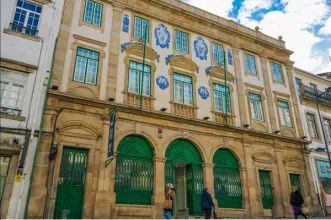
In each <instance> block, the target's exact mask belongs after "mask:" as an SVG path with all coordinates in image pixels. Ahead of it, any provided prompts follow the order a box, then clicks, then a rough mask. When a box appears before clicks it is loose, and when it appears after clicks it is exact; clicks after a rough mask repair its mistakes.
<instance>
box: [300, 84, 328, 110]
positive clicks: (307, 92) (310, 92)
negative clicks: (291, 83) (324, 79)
mask: <svg viewBox="0 0 331 220" xmlns="http://www.w3.org/2000/svg"><path fill="white" fill-rule="evenodd" d="M322 93H323V91H320V90H317V94H316V93H315V88H313V87H310V86H306V85H301V96H302V98H303V99H308V100H311V101H315V97H316V95H318V96H319V95H320V94H322ZM319 103H320V104H324V105H328V106H331V93H330V92H326V93H324V94H323V95H322V96H320V97H319Z"/></svg>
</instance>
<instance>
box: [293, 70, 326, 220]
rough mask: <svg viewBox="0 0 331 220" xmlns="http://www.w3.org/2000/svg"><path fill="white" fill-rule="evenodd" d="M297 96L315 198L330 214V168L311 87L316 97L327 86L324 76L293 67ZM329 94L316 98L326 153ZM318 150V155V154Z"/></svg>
mask: <svg viewBox="0 0 331 220" xmlns="http://www.w3.org/2000/svg"><path fill="white" fill-rule="evenodd" d="M294 71H295V80H296V88H297V94H298V96H299V98H300V102H301V107H300V114H301V117H302V122H303V128H304V133H305V136H307V138H308V140H309V141H311V142H312V143H311V144H310V145H309V149H310V154H309V158H310V165H311V168H312V174H313V179H314V185H315V192H316V194H317V195H318V196H319V200H320V203H321V206H322V207H323V209H324V210H323V211H324V213H325V214H328V215H330V214H331V188H330V186H331V168H330V163H329V161H328V157H327V152H326V149H325V140H324V136H323V130H322V125H321V121H320V118H319V115H318V111H317V106H316V103H315V99H314V90H315V88H316V89H317V91H318V94H321V93H322V92H325V91H326V89H327V88H329V87H330V86H331V81H330V79H329V78H328V75H327V74H322V75H319V74H318V75H314V74H312V73H309V72H306V71H304V70H301V69H298V68H295V69H294ZM329 94H330V93H328V94H326V95H324V96H321V98H319V109H320V114H321V120H322V123H323V127H324V133H325V137H326V141H327V145H328V147H329V150H330V151H331V148H330V145H331V124H330V122H331V121H330V119H331V108H330V107H331V101H330V100H331V98H330V95H329ZM321 151H322V152H321Z"/></svg>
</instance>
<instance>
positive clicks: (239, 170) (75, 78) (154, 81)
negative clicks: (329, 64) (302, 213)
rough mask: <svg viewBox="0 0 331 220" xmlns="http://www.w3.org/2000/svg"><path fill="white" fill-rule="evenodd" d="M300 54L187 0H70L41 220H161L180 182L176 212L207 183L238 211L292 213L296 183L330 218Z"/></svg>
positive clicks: (43, 163) (39, 181) (226, 211)
mask: <svg viewBox="0 0 331 220" xmlns="http://www.w3.org/2000/svg"><path fill="white" fill-rule="evenodd" d="M146 29H147V34H144V33H146V31H144V30H146ZM144 36H145V37H146V39H147V43H146V48H145V57H146V60H145V61H146V62H145V63H146V66H144V67H143V65H142V62H143V54H144V46H143V43H142V40H141V38H144ZM223 51H225V56H224V53H223ZM291 54H292V51H290V50H288V49H286V47H285V42H284V41H283V40H282V39H281V37H280V38H279V39H274V38H272V37H269V36H267V35H264V34H263V33H261V32H260V31H259V30H258V28H257V29H256V30H251V29H249V28H246V27H244V26H241V25H239V24H236V23H235V22H233V21H230V20H226V19H224V18H221V17H217V16H216V15H213V14H210V13H208V12H205V11H203V10H200V9H198V8H195V7H193V6H190V5H188V4H185V3H183V2H180V1H178V0H128V1H124V0H113V1H110V0H108V1H106V0H104V1H101V0H95V1H90V0H67V1H66V3H65V7H64V13H63V18H62V24H61V29H60V32H59V40H58V45H57V47H56V53H55V59H54V69H53V71H52V88H53V90H50V92H49V98H48V102H47V109H46V112H45V121H44V129H45V131H47V132H52V133H53V134H54V138H52V137H48V136H44V137H43V138H42V142H41V144H40V150H39V152H38V155H37V162H36V167H35V175H34V179H33V188H32V192H31V195H32V197H31V200H30V203H29V210H28V217H30V218H32V217H33V218H43V217H48V216H49V217H54V218H60V217H61V216H62V215H67V217H68V218H81V217H83V218H133V217H135V218H162V205H163V201H164V192H165V184H166V183H168V182H172V183H173V184H174V185H175V187H176V189H177V196H176V199H175V201H174V212H173V215H174V216H177V217H183V216H184V211H182V210H185V208H188V209H189V215H190V216H201V215H202V213H201V211H200V210H201V208H200V194H201V189H202V187H203V186H206V187H208V189H209V192H210V193H211V194H212V196H213V200H214V202H215V204H216V205H215V206H216V207H217V213H218V214H219V215H221V216H225V217H238V218H239V217H246V218H249V217H252V218H253V217H264V216H271V215H272V213H273V214H274V216H275V217H291V216H292V208H291V206H290V203H289V195H290V190H291V185H297V186H298V187H299V188H300V190H301V191H302V194H303V196H304V198H305V201H306V205H307V206H308V207H309V209H310V210H311V214H312V215H321V208H320V206H319V202H318V199H317V196H316V194H315V191H314V182H313V177H312V173H311V169H310V162H309V154H308V153H309V152H308V151H305V150H303V149H304V145H308V144H309V141H307V140H303V139H302V138H301V137H302V136H303V135H304V132H303V127H302V123H301V118H300V112H299V102H298V101H299V100H298V98H297V97H296V95H295V94H296V89H295V81H294V75H293V74H294V73H293V62H292V61H291V60H290V59H289V57H290V55H291ZM224 57H225V60H226V62H225V66H224V62H223V61H224ZM142 69H144V70H142ZM224 69H226V70H227V72H226V79H227V82H226V83H227V85H226V86H225V74H224ZM142 72H144V74H142ZM141 82H143V83H141ZM140 86H142V87H143V100H142V106H141V107H142V109H140V96H139V91H140ZM225 103H228V104H227V105H226V104H225ZM113 107H116V123H115V133H114V146H115V148H114V149H115V153H114V156H115V159H114V160H113V161H112V162H111V163H110V164H109V165H108V166H107V167H105V161H106V160H107V157H108V144H109V143H108V141H109V139H111V137H112V133H111V134H110V135H109V133H110V132H109V130H110V123H111V122H110V115H109V112H110V109H112V108H113ZM225 112H227V113H225ZM226 118H228V125H227V124H226ZM51 146H53V147H56V146H58V154H57V158H56V160H55V161H52V162H51V163H50V165H49V161H48V159H47V157H48V155H49V152H50V148H51ZM272 210H273V211H272ZM48 213H50V215H48Z"/></svg>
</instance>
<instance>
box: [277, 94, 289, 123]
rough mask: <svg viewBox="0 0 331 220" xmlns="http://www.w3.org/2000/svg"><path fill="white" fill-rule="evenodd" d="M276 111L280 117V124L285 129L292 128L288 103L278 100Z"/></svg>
mask: <svg viewBox="0 0 331 220" xmlns="http://www.w3.org/2000/svg"><path fill="white" fill-rule="evenodd" d="M277 103H278V111H279V116H280V123H281V125H283V126H285V127H289V128H291V127H292V121H291V114H290V106H289V104H288V102H285V101H280V100H278V102H277Z"/></svg>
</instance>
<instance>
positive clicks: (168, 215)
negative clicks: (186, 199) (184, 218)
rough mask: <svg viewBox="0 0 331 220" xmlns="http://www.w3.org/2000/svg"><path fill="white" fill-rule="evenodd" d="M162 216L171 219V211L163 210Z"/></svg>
mask: <svg viewBox="0 0 331 220" xmlns="http://www.w3.org/2000/svg"><path fill="white" fill-rule="evenodd" d="M163 216H164V218H165V219H171V211H170V210H163Z"/></svg>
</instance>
